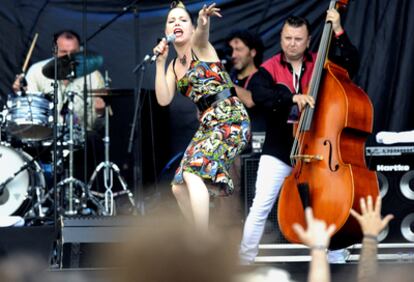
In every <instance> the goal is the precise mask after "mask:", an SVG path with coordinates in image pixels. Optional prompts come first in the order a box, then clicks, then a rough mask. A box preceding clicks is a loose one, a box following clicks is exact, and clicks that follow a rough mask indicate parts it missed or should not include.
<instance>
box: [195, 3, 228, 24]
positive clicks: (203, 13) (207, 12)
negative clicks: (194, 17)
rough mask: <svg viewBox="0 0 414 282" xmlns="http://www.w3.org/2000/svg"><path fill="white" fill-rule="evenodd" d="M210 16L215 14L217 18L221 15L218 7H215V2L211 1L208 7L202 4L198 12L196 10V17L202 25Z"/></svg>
mask: <svg viewBox="0 0 414 282" xmlns="http://www.w3.org/2000/svg"><path fill="white" fill-rule="evenodd" d="M211 16H217V17H219V18H221V17H223V16H222V15H221V14H220V8H216V3H213V4H211V5H210V6H208V7H207V5H206V4H204V6H203V8H202V9H201V10H200V12H198V18H199V20H201V24H202V25H206V24H207V23H208V18H209V17H211Z"/></svg>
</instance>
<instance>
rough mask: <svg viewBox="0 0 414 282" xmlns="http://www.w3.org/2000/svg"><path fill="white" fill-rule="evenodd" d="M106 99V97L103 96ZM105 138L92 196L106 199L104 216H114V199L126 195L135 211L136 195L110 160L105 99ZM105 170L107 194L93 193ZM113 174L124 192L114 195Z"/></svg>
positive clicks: (107, 115)
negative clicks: (99, 175) (97, 179)
mask: <svg viewBox="0 0 414 282" xmlns="http://www.w3.org/2000/svg"><path fill="white" fill-rule="evenodd" d="M103 98H104V99H105V96H103ZM105 100H106V101H105V137H104V138H103V142H104V147H105V160H104V161H103V162H101V163H100V164H98V166H97V167H96V168H95V170H94V172H93V174H92V176H91V179H90V180H89V183H88V188H89V189H88V190H89V191H90V193H91V194H93V195H96V196H98V197H103V198H104V207H105V208H104V212H103V214H104V215H114V214H115V212H114V198H115V197H118V196H122V195H124V194H127V195H128V199H129V201H130V203H131V205H132V207H133V208H134V210H135V203H134V195H133V194H132V192H131V191H130V190H129V189H128V186H127V183H126V182H125V180H124V178H123V177H122V176H121V174H120V169H119V168H118V166H117V165H116V164H115V163H113V162H111V161H110V160H109V147H110V138H109V107H110V105H109V101H108V99H105ZM102 169H103V175H104V186H105V189H106V190H105V193H99V192H95V191H91V188H92V184H93V182H94V180H95V178H96V176H97V174H98V173H99V172H100V171H101V170H102ZM113 172H115V173H116V176H117V177H118V180H119V183H120V184H121V186H122V189H123V190H122V191H120V192H116V193H113V192H112V186H113Z"/></svg>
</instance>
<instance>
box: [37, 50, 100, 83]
mask: <svg viewBox="0 0 414 282" xmlns="http://www.w3.org/2000/svg"><path fill="white" fill-rule="evenodd" d="M85 60H86V70H85V69H84V61H85ZM102 64H103V58H102V56H101V55H98V54H97V53H94V52H88V55H87V56H86V57H85V56H84V54H83V52H78V53H73V54H69V55H65V56H62V57H59V58H57V79H58V80H64V79H73V78H78V77H82V76H85V75H87V74H90V73H92V72H94V71H96V70H97V69H99V67H100V66H102ZM42 73H43V75H44V76H46V77H47V78H50V79H54V78H55V60H51V61H50V62H48V63H47V64H46V65H44V66H43V68H42Z"/></svg>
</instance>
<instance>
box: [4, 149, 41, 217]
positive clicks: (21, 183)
mask: <svg viewBox="0 0 414 282" xmlns="http://www.w3.org/2000/svg"><path fill="white" fill-rule="evenodd" d="M32 159H33V158H32V157H31V156H30V155H29V154H27V153H25V152H23V151H17V150H15V149H13V148H11V147H7V146H3V145H0V166H1V170H0V183H4V182H5V181H6V180H7V179H8V178H9V177H13V175H14V174H15V173H16V172H18V171H19V170H20V169H21V168H22V167H23V166H24V165H25V164H26V163H28V162H30V161H31V160H32ZM45 186H46V185H45V178H44V175H43V173H42V170H41V168H40V166H39V164H38V163H37V162H33V165H31V166H29V167H28V168H26V169H24V170H23V171H22V172H20V173H19V174H17V175H16V176H14V177H13V180H12V181H10V182H9V183H8V184H7V185H6V186H5V187H4V189H3V191H2V192H1V193H0V216H8V215H21V216H23V215H24V214H23V209H24V208H25V207H27V204H28V202H30V195H31V193H32V192H33V189H32V188H41V189H45Z"/></svg>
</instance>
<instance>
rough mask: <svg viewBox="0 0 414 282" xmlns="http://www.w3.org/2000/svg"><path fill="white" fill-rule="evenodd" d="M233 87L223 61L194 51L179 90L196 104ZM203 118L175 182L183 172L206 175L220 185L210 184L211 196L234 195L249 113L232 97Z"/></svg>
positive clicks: (175, 181)
mask: <svg viewBox="0 0 414 282" xmlns="http://www.w3.org/2000/svg"><path fill="white" fill-rule="evenodd" d="M173 66H175V61H174V62H173ZM173 69H174V68H173ZM232 86H233V84H232V82H231V79H230V77H229V75H228V74H227V72H226V71H225V70H224V68H223V66H222V64H221V63H220V62H217V63H216V62H203V61H199V60H198V59H197V57H194V54H193V60H192V62H191V64H190V68H189V70H188V71H187V73H186V74H185V75H184V77H183V78H181V79H179V80H177V89H178V92H180V93H181V94H183V95H185V96H187V97H188V98H190V99H191V100H192V101H193V102H194V103H196V102H197V101H198V100H199V99H200V98H201V97H204V96H210V95H216V94H218V93H220V92H222V91H223V90H225V89H230V88H231V87H232ZM199 120H200V126H199V128H198V130H197V131H196V133H195V135H194V136H193V138H192V140H191V142H190V144H189V145H188V147H187V149H186V150H185V152H184V156H183V158H182V160H181V163H180V166H179V167H178V169H177V171H176V173H175V176H174V180H173V184H182V183H183V172H184V171H187V172H191V173H194V174H196V175H199V176H200V177H202V178H203V179H204V180H206V181H207V182H206V184H216V185H207V187H208V190H209V193H210V195H212V196H227V195H230V194H232V192H233V190H234V187H233V181H232V180H231V177H230V175H229V168H230V165H231V164H232V162H233V160H234V158H235V157H236V156H237V155H238V154H239V153H240V152H241V151H242V150H243V149H244V148H245V146H246V145H247V143H248V141H249V139H250V119H249V116H248V114H247V112H246V109H245V108H244V106H243V104H242V103H241V101H240V100H239V99H238V98H237V97H236V96H232V97H229V98H227V99H224V100H220V101H218V102H216V103H214V104H213V105H212V106H211V107H210V108H208V109H207V110H205V111H204V112H203V113H200V118H199Z"/></svg>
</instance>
